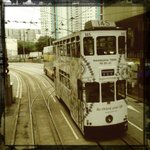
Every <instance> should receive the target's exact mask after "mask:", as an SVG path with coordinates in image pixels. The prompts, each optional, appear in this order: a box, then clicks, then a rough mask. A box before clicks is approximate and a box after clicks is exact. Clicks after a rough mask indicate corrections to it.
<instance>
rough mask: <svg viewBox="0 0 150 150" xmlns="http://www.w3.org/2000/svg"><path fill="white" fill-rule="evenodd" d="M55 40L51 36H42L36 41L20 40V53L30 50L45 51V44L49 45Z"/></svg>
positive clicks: (26, 52) (27, 52)
mask: <svg viewBox="0 0 150 150" xmlns="http://www.w3.org/2000/svg"><path fill="white" fill-rule="evenodd" d="M53 41H54V39H53V38H51V37H49V36H41V37H40V38H39V39H38V41H37V42H36V43H34V42H24V41H18V54H29V53H30V52H35V51H38V52H43V48H44V47H45V46H49V45H51V44H52V42H53Z"/></svg>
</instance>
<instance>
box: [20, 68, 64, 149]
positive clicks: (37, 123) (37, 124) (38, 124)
mask: <svg viewBox="0 0 150 150" xmlns="http://www.w3.org/2000/svg"><path fill="white" fill-rule="evenodd" d="M19 73H20V74H22V76H28V77H30V80H31V79H32V80H33V81H34V82H35V84H36V88H38V91H39V92H37V93H38V95H37V96H36V97H35V98H34V99H32V102H30V105H29V109H30V113H31V114H32V117H33V128H34V129H33V130H34V132H35V133H34V134H35V142H34V145H43V144H48V143H45V141H44V138H43V137H42V134H44V132H47V133H52V136H46V138H47V139H49V144H48V145H51V144H52V145H59V147H60V145H63V141H62V139H61V136H60V134H59V131H58V129H57V127H56V123H55V121H54V118H53V116H52V113H51V110H50V108H49V106H48V103H47V102H46V97H45V95H44V94H43V90H42V88H41V86H40V83H39V81H38V80H37V79H35V78H34V77H33V76H31V75H30V74H27V73H25V72H23V73H21V71H19ZM39 93H40V94H39ZM36 101H38V105H39V106H40V107H43V109H42V110H41V109H38V108H37V109H38V114H37V113H36V111H35V110H36V109H33V107H35V106H36V103H37V102H36ZM43 101H44V105H45V106H43V104H42V103H43ZM33 103H34V104H33ZM34 105H35V106H34ZM44 107H45V108H44ZM40 110H41V111H40ZM43 110H44V111H43ZM47 113H48V114H47ZM44 116H48V118H47V117H44ZM46 121H47V123H46ZM44 124H47V125H48V126H49V127H50V128H51V129H50V130H49V131H46V130H45V131H43V130H44V128H45V126H44ZM48 126H47V127H46V128H49V127H48ZM35 128H37V129H35ZM40 130H41V132H40ZM47 130H48V129H47ZM37 137H38V138H37ZM52 139H53V140H52ZM52 141H53V142H52Z"/></svg>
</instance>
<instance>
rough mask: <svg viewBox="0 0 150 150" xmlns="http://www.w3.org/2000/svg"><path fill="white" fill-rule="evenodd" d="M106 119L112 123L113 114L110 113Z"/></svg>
mask: <svg viewBox="0 0 150 150" xmlns="http://www.w3.org/2000/svg"><path fill="white" fill-rule="evenodd" d="M105 121H106V122H107V123H111V122H112V121H113V116H112V115H108V116H107V117H106V118H105Z"/></svg>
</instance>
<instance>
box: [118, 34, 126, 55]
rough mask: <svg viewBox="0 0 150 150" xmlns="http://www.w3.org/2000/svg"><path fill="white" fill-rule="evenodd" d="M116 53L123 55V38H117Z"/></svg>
mask: <svg viewBox="0 0 150 150" xmlns="http://www.w3.org/2000/svg"><path fill="white" fill-rule="evenodd" d="M118 53H119V54H124V53H125V36H119V37H118Z"/></svg>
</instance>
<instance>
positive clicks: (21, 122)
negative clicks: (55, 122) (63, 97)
mask: <svg viewBox="0 0 150 150" xmlns="http://www.w3.org/2000/svg"><path fill="white" fill-rule="evenodd" d="M15 72H16V71H15ZM16 73H17V72H16ZM17 74H18V73H17ZM18 76H19V78H18V81H19V85H20V91H18V93H19V97H18V105H17V109H16V112H15V120H14V128H13V133H12V138H11V145H22V144H21V143H26V144H23V145H34V132H33V121H32V114H31V111H30V109H29V108H30V103H31V96H30V86H29V85H28V84H27V82H24V79H23V78H22V77H21V76H20V75H19V74H18ZM21 80H22V81H21ZM22 83H24V85H25V86H26V97H24V98H22V96H23V94H22V90H23V86H22ZM24 90H25V89H24ZM21 94H22V95H21ZM26 99H27V100H28V101H27V100H26ZM27 103H28V105H27Z"/></svg>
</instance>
